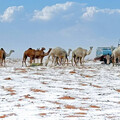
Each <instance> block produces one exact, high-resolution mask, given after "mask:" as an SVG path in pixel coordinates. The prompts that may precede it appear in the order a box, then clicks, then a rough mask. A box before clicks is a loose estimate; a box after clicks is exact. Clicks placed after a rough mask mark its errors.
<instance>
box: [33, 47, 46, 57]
mask: <svg viewBox="0 0 120 120" xmlns="http://www.w3.org/2000/svg"><path fill="white" fill-rule="evenodd" d="M44 50H45V48H44V47H42V48H41V50H40V49H37V50H36V51H35V58H37V59H41V56H43V54H44Z"/></svg>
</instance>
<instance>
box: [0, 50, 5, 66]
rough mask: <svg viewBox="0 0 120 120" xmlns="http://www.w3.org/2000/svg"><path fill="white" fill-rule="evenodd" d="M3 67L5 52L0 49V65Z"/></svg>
mask: <svg viewBox="0 0 120 120" xmlns="http://www.w3.org/2000/svg"><path fill="white" fill-rule="evenodd" d="M3 63H4V66H5V51H4V49H3V48H1V49H0V64H1V66H2V65H3Z"/></svg>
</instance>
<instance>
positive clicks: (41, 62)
mask: <svg viewBox="0 0 120 120" xmlns="http://www.w3.org/2000/svg"><path fill="white" fill-rule="evenodd" d="M42 61H43V57H41V59H40V64H41V65H42Z"/></svg>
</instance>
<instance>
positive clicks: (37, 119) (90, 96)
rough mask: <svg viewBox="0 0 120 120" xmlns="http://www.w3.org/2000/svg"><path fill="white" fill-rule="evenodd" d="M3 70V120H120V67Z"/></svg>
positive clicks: (16, 62) (17, 66) (11, 63)
mask: <svg viewBox="0 0 120 120" xmlns="http://www.w3.org/2000/svg"><path fill="white" fill-rule="evenodd" d="M21 66H22V62H21V60H20V59H7V60H6V67H0V91H1V92H0V120H120V66H115V67H113V66H112V64H110V65H104V64H101V62H99V61H96V62H94V61H92V60H89V61H87V60H86V62H85V64H84V66H78V67H73V66H71V64H69V66H51V65H50V64H49V65H48V66H47V67H46V66H44V65H43V66H36V67H21Z"/></svg>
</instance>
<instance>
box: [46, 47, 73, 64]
mask: <svg viewBox="0 0 120 120" xmlns="http://www.w3.org/2000/svg"><path fill="white" fill-rule="evenodd" d="M70 51H71V49H69V51H68V54H67V52H66V51H65V50H64V49H62V48H60V47H56V48H54V49H52V50H51V52H50V54H49V56H48V59H47V61H46V63H45V65H46V66H47V65H48V62H49V59H50V57H52V63H53V61H55V62H57V59H58V60H60V63H61V62H62V61H63V64H65V61H66V60H67V65H68V58H67V57H68V56H69V54H70ZM54 65H55V64H54Z"/></svg>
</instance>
